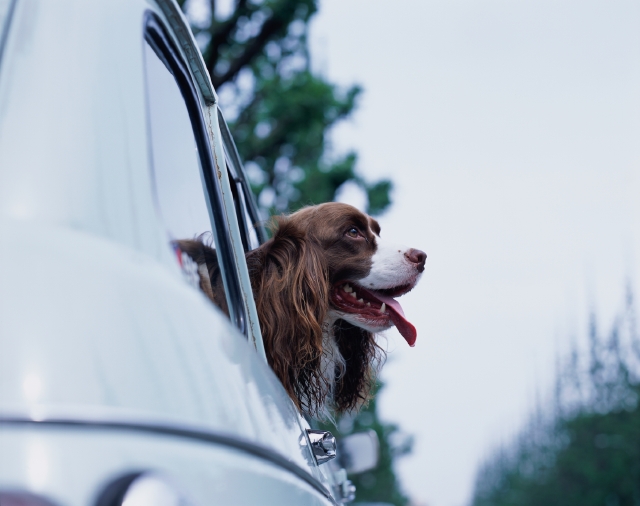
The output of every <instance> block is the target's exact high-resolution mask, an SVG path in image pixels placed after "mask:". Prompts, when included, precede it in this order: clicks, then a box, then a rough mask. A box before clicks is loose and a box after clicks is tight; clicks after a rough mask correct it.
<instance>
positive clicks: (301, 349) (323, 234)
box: [177, 203, 384, 415]
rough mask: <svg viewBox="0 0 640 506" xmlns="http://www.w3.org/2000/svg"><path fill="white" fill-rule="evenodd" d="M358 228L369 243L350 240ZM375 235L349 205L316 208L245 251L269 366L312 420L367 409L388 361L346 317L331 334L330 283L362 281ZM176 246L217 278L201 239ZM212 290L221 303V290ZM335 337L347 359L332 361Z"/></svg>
mask: <svg viewBox="0 0 640 506" xmlns="http://www.w3.org/2000/svg"><path fill="white" fill-rule="evenodd" d="M352 226H356V227H357V228H358V229H359V230H360V231H361V232H362V234H363V240H360V241H354V240H349V239H345V231H346V230H348V229H349V228H350V227H352ZM372 230H374V231H375V232H376V233H379V231H380V227H379V225H378V223H377V222H376V221H375V220H373V219H372V218H370V217H368V216H367V215H365V214H363V213H361V212H359V211H357V210H356V209H355V208H353V207H351V206H347V205H345V204H336V203H332V204H323V205H320V206H312V207H307V208H304V209H302V210H300V211H298V212H296V213H294V214H292V215H290V216H287V217H285V216H281V217H277V218H275V219H274V220H273V223H272V231H273V237H272V238H271V239H269V240H268V241H266V242H265V243H264V244H263V245H262V246H260V247H259V248H257V249H255V250H253V251H251V252H249V253H247V265H248V268H249V275H250V278H251V285H252V288H253V293H254V298H255V301H256V307H257V311H258V318H259V320H260V328H261V331H262V337H263V340H264V345H265V349H266V353H267V359H268V361H269V365H270V366H271V367H272V369H273V370H274V372H275V373H276V375H277V376H278V378H279V379H280V381H281V382H282V384H283V386H284V388H285V390H286V391H287V393H288V394H289V396H290V397H291V399H293V401H294V403H295V404H296V406H297V407H298V408H299V409H300V410H301V411H303V412H305V413H308V414H310V415H319V414H323V412H324V411H325V407H329V408H330V409H332V410H333V411H335V412H337V413H343V412H347V411H353V410H355V409H358V408H359V407H361V406H362V405H363V404H364V403H366V402H367V401H368V400H369V398H370V393H371V388H372V386H373V383H374V381H375V373H376V369H377V367H378V366H379V365H381V362H382V361H383V359H384V352H383V350H382V349H381V348H380V347H379V346H378V345H377V344H376V341H375V336H374V335H373V334H372V333H371V332H368V331H366V330H364V329H362V328H360V327H357V326H355V325H353V324H351V323H348V322H346V321H345V320H341V319H339V320H337V321H336V322H334V323H333V327H332V328H326V326H327V325H326V322H327V317H328V314H329V311H330V302H329V299H330V297H329V294H330V290H331V287H332V284H333V283H334V282H337V281H341V280H345V279H360V278H362V277H364V276H366V275H367V273H368V272H369V270H370V269H371V256H372V254H373V253H374V252H375V249H376V235H375V234H374V233H373V232H372ZM177 243H178V245H179V246H180V248H181V249H182V250H183V251H185V252H187V253H188V254H189V255H190V256H192V258H193V259H194V260H195V261H196V262H198V263H199V264H200V263H202V261H203V260H205V261H206V262H207V267H208V270H209V273H210V275H211V274H214V273H218V276H219V269H218V270H216V269H217V263H216V266H215V268H214V267H213V266H212V263H210V260H211V259H212V258H213V259H215V251H214V250H211V248H208V247H206V246H204V248H205V252H204V253H203V252H202V248H203V245H202V243H201V242H198V241H178V242H177ZM206 250H211V251H213V254H211V252H207V251H206ZM192 253H193V254H192ZM194 255H196V256H194ZM211 277H212V279H211V284H212V285H213V286H214V287H215V286H218V287H221V286H222V283H221V281H220V279H219V277H218V278H217V282H216V281H215V280H214V279H213V276H211ZM214 292H215V293H216V294H217V295H216V298H215V300H214V302H216V304H218V305H220V301H221V299H220V295H218V293H219V292H217V291H216V290H215V289H214ZM222 300H224V294H223V293H222ZM225 307H226V301H225ZM332 336H333V337H332ZM332 338H333V339H334V341H335V345H336V348H337V350H338V351H339V353H340V355H341V356H342V358H343V361H334V360H333V359H334V358H335V357H332V356H331V353H332V352H331V350H328V349H325V347H326V346H327V340H328V339H332ZM342 362H344V368H343V367H341V363H342ZM327 368H335V369H334V370H325V369H327Z"/></svg>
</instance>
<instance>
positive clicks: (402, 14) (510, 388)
mask: <svg viewBox="0 0 640 506" xmlns="http://www.w3.org/2000/svg"><path fill="white" fill-rule="evenodd" d="M320 5H321V7H320V14H319V15H318V16H317V18H316V20H315V22H314V24H313V29H312V41H313V57H314V59H315V66H316V68H317V69H319V70H321V71H322V72H324V73H325V74H326V75H327V76H328V77H329V78H330V79H331V80H333V81H336V82H339V83H342V84H344V85H347V84H350V83H354V82H357V83H360V84H362V85H363V86H364V88H365V93H364V95H363V97H362V100H361V103H360V107H359V111H358V113H357V114H356V115H355V118H354V119H353V121H350V122H348V123H346V124H344V125H343V126H341V127H340V128H338V129H337V131H336V132H335V133H334V136H333V138H334V142H335V146H336V149H337V150H346V149H348V148H355V149H356V150H357V151H358V152H359V153H360V169H361V171H362V172H363V173H365V174H366V175H367V177H369V178H372V179H373V178H378V177H391V178H392V179H393V181H394V183H395V187H396V190H395V192H394V205H393V208H392V210H391V211H390V212H389V213H387V214H386V215H385V216H384V217H383V218H382V219H381V223H382V228H383V234H384V235H385V236H387V237H395V238H398V239H400V240H401V241H402V242H404V243H406V244H409V245H411V246H413V247H417V248H420V249H423V250H425V251H426V252H427V254H428V260H427V269H426V271H425V275H424V277H423V280H422V281H421V284H420V285H419V287H418V288H417V289H416V290H415V291H414V292H412V293H411V294H409V295H407V296H406V297H404V302H403V300H402V299H401V302H403V306H404V308H405V313H406V314H407V316H408V318H409V319H410V320H412V321H413V323H414V324H415V325H416V327H417V328H418V342H417V345H416V347H415V348H413V349H410V348H409V347H408V346H407V345H406V343H405V342H404V340H402V338H400V337H399V336H398V335H397V334H396V333H395V332H389V334H388V346H389V349H390V350H391V353H390V361H389V363H388V364H387V365H386V367H385V369H384V372H383V378H384V379H385V380H386V381H387V383H388V387H387V389H386V392H385V393H384V394H383V398H382V411H383V415H384V417H385V418H386V419H388V420H392V421H396V422H399V423H400V424H401V426H402V428H403V429H405V430H406V431H407V432H410V433H412V434H415V436H416V446H415V451H414V453H413V455H412V456H410V457H407V458H406V459H405V460H403V461H402V463H401V465H400V466H399V471H400V475H401V479H402V482H403V483H404V485H405V487H406V489H407V490H408V491H409V492H410V494H411V495H412V497H414V498H415V501H416V502H417V503H418V504H428V505H429V506H458V505H463V504H465V503H466V501H467V500H468V499H469V497H470V494H471V492H472V486H473V478H474V473H475V470H476V468H477V465H478V464H479V463H480V462H481V461H482V459H483V458H485V457H486V456H487V455H488V454H489V453H490V451H491V449H492V448H495V445H496V444H498V443H499V442H500V441H506V440H508V439H509V437H510V435H512V434H513V433H514V431H515V430H516V429H517V428H518V427H519V426H520V424H521V423H522V421H523V420H525V418H526V415H527V413H528V412H529V410H530V409H531V407H532V406H533V403H534V399H535V396H536V390H538V391H539V392H540V395H541V396H544V395H545V394H546V393H547V392H548V389H549V386H550V385H551V384H552V381H553V375H554V360H555V357H556V355H557V354H558V353H560V354H562V353H563V352H564V351H565V350H566V349H567V348H568V345H569V342H570V338H571V336H572V335H573V336H576V335H582V334H583V333H584V329H585V327H586V318H587V312H588V310H589V309H590V308H595V309H596V311H597V313H598V315H599V317H600V320H601V322H602V326H603V327H607V326H608V325H610V323H611V321H612V319H613V316H614V314H615V312H616V311H617V310H619V309H621V307H622V302H623V292H624V283H625V280H626V278H627V277H631V278H632V279H635V282H634V285H635V287H636V290H637V291H640V286H639V283H638V282H637V280H638V273H639V272H640V270H639V267H640V262H639V260H640V234H639V228H640V227H639V225H640V198H639V196H640V176H639V170H638V164H639V162H640V144H639V138H640V137H639V135H640V29H639V28H638V27H640V4H638V3H637V2H634V1H626V0H625V1H619V0H598V1H593V0H551V1H550V0H393V1H392V0H322V1H321V4H320ZM351 198H352V199H353V201H354V202H357V200H358V199H357V196H356V197H353V196H352V197H351Z"/></svg>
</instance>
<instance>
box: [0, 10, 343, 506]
mask: <svg viewBox="0 0 640 506" xmlns="http://www.w3.org/2000/svg"><path fill="white" fill-rule="evenodd" d="M0 23H1V24H0V501H1V500H2V498H3V497H4V498H5V501H7V504H13V503H9V501H10V500H11V499H10V498H11V497H13V496H12V495H11V494H22V496H21V497H22V498H23V500H25V501H27V498H28V497H31V496H29V494H36V495H35V496H33V498H32V501H33V502H32V503H29V502H27V503H26V504H34V505H35V504H45V503H44V502H37V501H49V502H50V503H52V504H55V505H59V506H81V505H82V506H85V505H96V506H117V505H119V504H122V503H123V502H124V501H125V499H127V498H129V499H130V501H129V502H127V504H156V503H155V502H154V499H153V497H154V496H153V494H152V493H151V492H148V491H147V492H146V493H147V495H146V496H145V495H144V494H145V492H143V493H142V497H146V499H145V500H146V502H144V500H143V502H135V501H134V500H133V499H132V498H131V497H132V496H131V494H133V492H131V490H133V489H134V488H135V487H133V485H136V484H137V485H136V486H137V487H138V489H144V490H147V489H145V488H144V487H145V486H146V485H145V484H146V483H147V482H149V483H151V484H152V485H151V486H150V487H151V489H153V486H156V489H157V490H164V489H162V487H168V488H167V490H173V491H174V492H175V494H176V495H175V498H176V499H175V500H174V502H166V504H194V505H205V504H224V505H236V504H237V505H244V504H278V505H286V504H291V505H294V504H295V505H301V504H305V505H307V504H308V505H328V504H335V503H336V502H340V501H342V500H343V495H342V493H341V492H340V490H341V486H342V487H343V488H344V485H345V483H342V482H340V481H336V478H335V475H333V474H332V473H331V472H330V470H329V469H325V467H327V468H328V467H329V466H320V467H319V466H318V463H317V461H316V458H315V457H314V452H313V449H312V447H311V446H310V444H311V443H310V439H309V437H308V429H309V425H308V423H307V421H306V420H305V419H304V417H302V416H301V415H300V413H299V412H298V411H297V410H296V408H295V407H294V405H293V403H292V402H291V400H290V399H289V398H288V396H287V394H286V393H285V391H284V389H283V388H282V386H281V384H280V382H279V381H278V379H277V378H276V376H275V375H274V374H273V372H272V371H271V369H270V368H269V366H268V364H267V362H266V359H265V354H264V347H263V345H262V340H261V336H260V329H259V323H258V321H257V317H256V311H255V305H254V302H253V296H252V292H251V286H250V283H249V277H248V272H247V266H246V263H245V256H244V255H245V251H246V250H248V249H250V248H251V247H255V246H256V244H257V243H258V242H260V241H261V240H264V238H265V236H264V232H263V231H262V230H261V229H260V227H259V226H257V225H255V223H256V222H257V214H256V209H255V205H254V204H253V201H252V196H251V194H250V190H249V187H248V185H247V182H246V180H245V179H244V175H243V170H242V166H241V163H240V160H239V158H238V155H237V152H236V150H235V147H234V145H233V140H232V139H231V136H230V134H229V132H228V129H227V127H226V124H225V123H224V118H223V117H222V115H221V113H220V111H219V109H218V104H217V97H216V94H215V91H214V89H213V87H212V85H211V82H210V80H209V77H208V74H207V72H206V69H205V67H204V64H203V61H202V58H201V56H200V53H199V51H198V49H197V46H196V44H195V41H194V39H193V37H192V35H191V32H190V30H189V28H188V25H187V23H186V22H185V19H184V17H183V16H182V14H181V12H180V10H179V8H178V6H177V4H176V3H175V2H174V1H172V0H158V1H151V0H93V1H91V2H87V1H84V0H56V1H55V2H52V1H50V0H8V1H7V0H4V2H0ZM158 83H164V84H158ZM172 83H173V84H172ZM163 86H164V87H163ZM172 87H173V88H172ZM171 89H173V91H171ZM167 90H169V91H167ZM176 90H177V91H176ZM180 95H181V97H180ZM176 97H178V98H176ZM181 100H182V101H181ZM179 109H182V110H179ZM185 118H186V119H185ZM185 121H186V123H185ZM184 125H187V126H186V127H185V126H184ZM185 128H186V129H185ZM187 131H188V132H187ZM185 132H187V133H185ZM188 139H190V140H188ZM182 140H184V142H183V144H181V145H180V146H178V144H179V143H180V142H182ZM190 142H191V143H193V144H190ZM173 144H176V145H175V146H174V145H173ZM167 153H169V154H167ZM183 155H184V159H182V158H180V157H181V156H183ZM171 157H177V159H176V160H172V162H171V163H169V162H167V163H165V162H163V160H166V159H167V160H168V159H170V158H171ZM194 160H195V162H194ZM163 164H164V165H163ZM183 166H184V170H185V171H186V167H187V166H189V167H191V168H193V167H197V169H196V171H195V172H193V171H192V172H191V173H190V174H191V175H192V176H193V177H192V178H191V181H192V183H193V185H192V186H191V187H189V188H186V187H185V188H182V187H181V186H180V184H181V183H180V182H179V181H181V178H182V171H183ZM172 171H173V172H172ZM194 185H195V186H194ZM196 187H197V190H195V193H193V191H194V189H195V188H196ZM183 190H184V194H183V193H181V192H182V191H183ZM189 192H191V193H189ZM198 192H199V195H198ZM176 195H177V196H176ZM193 202H198V204H197V205H196V204H194V205H193V206H191V203H193ZM203 203H204V204H203ZM203 205H204V206H205V207H203ZM191 207H193V209H192V208H191ZM202 209H205V210H206V216H205V215H202V213H201V214H199V215H198V219H200V220H202V219H203V218H202V216H205V218H204V220H205V221H207V220H208V225H206V228H208V232H209V233H210V235H211V236H212V240H213V242H214V245H215V247H216V249H217V251H218V261H219V263H220V267H221V273H222V277H223V281H224V287H225V294H226V301H225V302H226V305H227V308H226V311H227V313H228V316H227V315H225V314H224V313H223V311H221V310H220V309H218V308H216V307H214V305H213V304H212V303H211V302H210V301H209V300H208V299H207V298H206V297H205V296H204V295H203V294H202V293H201V291H200V290H199V289H198V287H197V286H192V285H193V284H194V282H195V280H196V279H197V276H195V274H196V273H195V272H194V269H195V268H197V266H195V267H194V265H192V264H189V262H188V259H186V258H185V257H184V255H181V253H180V251H176V249H175V248H174V247H172V244H173V243H172V240H173V239H176V238H179V236H177V235H176V234H179V233H182V232H181V230H182V229H181V227H182V226H183V223H185V222H186V221H188V219H189V216H191V215H190V214H189V213H191V212H192V211H193V213H194V214H193V215H194V216H195V215H196V214H197V212H200V211H202ZM198 219H196V220H195V221H194V223H195V222H197V220H198ZM185 220H186V221H185ZM176 230H180V232H176ZM184 230H186V232H185V234H186V233H192V232H193V233H195V231H196V229H193V230H191V229H189V226H186V227H184ZM196 284H197V282H196ZM342 475H344V473H342ZM343 479H344V476H343V478H342V480H343ZM145 480H146V481H145ZM154 483H155V485H154ZM158 487H160V488H158ZM147 488H148V487H147ZM2 494H5V495H4V496H3V495H2ZM127 494H129V495H127ZM161 495H162V494H161ZM16 497H18V496H16ZM164 497H165V499H166V500H167V501H168V500H169V499H167V498H168V497H169V495H168V492H167V493H165V494H164ZM16 500H17V499H16ZM15 504H18V503H17V502H16V503H15ZM20 504H23V503H20ZM157 504H160V503H157ZM162 504H165V503H164V502H163V503H162ZM3 506H4V503H3Z"/></svg>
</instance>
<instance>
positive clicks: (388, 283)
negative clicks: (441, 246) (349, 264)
mask: <svg viewBox="0 0 640 506" xmlns="http://www.w3.org/2000/svg"><path fill="white" fill-rule="evenodd" d="M376 242H377V244H378V249H377V250H376V252H375V253H374V255H373V257H372V258H371V261H372V265H371V271H370V272H369V274H368V276H367V277H365V278H363V279H360V280H358V281H357V282H358V284H359V285H361V286H363V287H365V288H369V289H372V290H381V289H385V288H395V287H397V286H401V285H406V284H414V283H416V282H417V281H418V279H419V278H420V275H421V273H419V272H418V270H417V269H416V266H415V264H412V263H411V262H409V260H407V257H405V253H406V252H407V251H409V250H410V249H411V248H408V247H407V246H403V245H400V244H393V243H387V242H386V241H384V240H382V239H380V238H379V237H378V238H376Z"/></svg>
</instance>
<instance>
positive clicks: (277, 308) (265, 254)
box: [247, 217, 329, 414]
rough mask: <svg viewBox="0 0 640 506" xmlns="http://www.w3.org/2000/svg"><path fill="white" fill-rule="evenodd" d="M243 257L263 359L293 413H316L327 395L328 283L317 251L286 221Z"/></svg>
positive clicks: (294, 225)
mask: <svg viewBox="0 0 640 506" xmlns="http://www.w3.org/2000/svg"><path fill="white" fill-rule="evenodd" d="M276 225H277V228H276V230H275V232H274V235H273V238H272V239H270V240H269V241H267V242H266V243H265V244H263V245H262V246H261V247H260V248H258V249H256V250H254V251H251V252H250V253H248V254H247V265H248V267H249V275H250V277H251V285H252V287H253V292H254V297H255V301H256V306H257V310H258V317H259V319H260V328H261V330H262V337H263V339H264V344H265V349H266V352H267V358H268V360H269V364H270V365H271V367H272V369H273V370H274V372H275V373H276V375H277V376H278V377H279V378H280V381H281V382H282V384H283V385H284V388H285V389H286V390H287V392H288V393H289V396H290V397H291V398H292V399H293V401H294V402H295V403H296V405H297V406H298V408H299V409H300V410H302V411H304V412H306V413H309V414H316V413H318V411H319V410H320V409H321V408H322V406H323V404H324V401H325V398H326V395H327V393H328V391H329V384H328V380H327V378H326V377H325V376H324V375H323V374H322V372H323V371H322V349H323V348H322V333H323V328H322V325H323V322H324V321H325V317H326V316H327V311H328V304H329V280H328V272H327V265H326V261H325V258H324V254H323V251H322V249H320V248H319V247H318V246H317V245H316V244H314V243H313V242H311V241H309V240H308V239H307V236H306V233H305V231H304V230H303V229H302V228H301V227H299V226H297V225H296V224H294V223H293V222H292V221H291V219H289V218H285V217H280V218H278V219H277V220H276Z"/></svg>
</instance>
